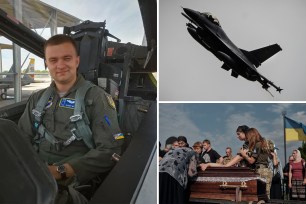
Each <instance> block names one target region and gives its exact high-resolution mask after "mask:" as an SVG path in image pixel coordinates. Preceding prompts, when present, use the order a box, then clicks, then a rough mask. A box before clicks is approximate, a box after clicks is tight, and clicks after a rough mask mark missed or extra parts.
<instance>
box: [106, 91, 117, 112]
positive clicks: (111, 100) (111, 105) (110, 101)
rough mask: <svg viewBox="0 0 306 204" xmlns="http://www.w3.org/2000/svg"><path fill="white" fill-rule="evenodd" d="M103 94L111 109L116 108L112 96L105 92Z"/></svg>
mask: <svg viewBox="0 0 306 204" xmlns="http://www.w3.org/2000/svg"><path fill="white" fill-rule="evenodd" d="M105 96H106V99H107V103H108V105H109V106H110V107H111V108H112V109H114V110H116V105H115V102H114V100H113V98H112V96H111V95H109V94H107V93H105Z"/></svg>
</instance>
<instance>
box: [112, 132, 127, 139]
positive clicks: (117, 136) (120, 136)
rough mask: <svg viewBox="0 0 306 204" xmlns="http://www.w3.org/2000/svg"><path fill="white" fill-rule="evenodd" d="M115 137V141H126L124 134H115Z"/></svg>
mask: <svg viewBox="0 0 306 204" xmlns="http://www.w3.org/2000/svg"><path fill="white" fill-rule="evenodd" d="M113 137H114V138H115V140H121V139H124V135H123V133H118V134H114V135H113Z"/></svg>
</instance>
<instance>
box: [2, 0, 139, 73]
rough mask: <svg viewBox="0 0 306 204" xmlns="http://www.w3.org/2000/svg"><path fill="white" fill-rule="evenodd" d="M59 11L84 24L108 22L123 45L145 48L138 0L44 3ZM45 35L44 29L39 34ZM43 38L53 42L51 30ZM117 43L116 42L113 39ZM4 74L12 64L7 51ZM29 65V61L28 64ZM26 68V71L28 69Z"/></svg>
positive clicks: (38, 62)
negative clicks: (87, 21)
mask: <svg viewBox="0 0 306 204" xmlns="http://www.w3.org/2000/svg"><path fill="white" fill-rule="evenodd" d="M42 1H43V2H44V3H47V4H49V5H51V6H53V7H55V8H58V9H59V10H62V11H64V12H66V13H69V14H70V15H73V16H76V17H77V18H79V19H81V20H84V21H85V20H90V21H94V22H103V21H104V20H106V29H108V30H109V32H110V33H111V34H113V35H115V36H116V37H118V38H120V39H121V42H123V43H127V42H131V43H133V44H137V45H141V44H142V40H143V36H144V29H143V23H142V18H141V13H140V10H139V5H138V1H137V0H131V1H128V0H116V1H107V0H87V1H85V0H65V1H60V0H42ZM37 31H38V33H39V34H40V33H41V31H42V30H41V29H38V30H37ZM60 33H62V29H61V28H59V29H58V34H60ZM42 36H43V37H44V38H46V39H47V38H49V37H50V36H51V35H50V30H49V29H45V31H44V32H43V34H42ZM110 40H113V39H110ZM0 43H10V41H8V40H6V39H4V37H0ZM27 54H28V51H25V50H24V49H22V59H21V60H22V61H23V60H24V59H25V57H26V55H27ZM2 57H3V70H8V69H9V68H10V67H11V65H12V63H13V61H12V51H11V50H3V51H2ZM30 57H34V58H35V59H36V66H35V68H36V69H44V63H43V60H42V59H40V58H39V57H36V56H35V55H33V54H31V55H30ZM28 61H29V60H28ZM28 61H27V63H26V66H25V67H23V69H25V68H26V67H27V64H28Z"/></svg>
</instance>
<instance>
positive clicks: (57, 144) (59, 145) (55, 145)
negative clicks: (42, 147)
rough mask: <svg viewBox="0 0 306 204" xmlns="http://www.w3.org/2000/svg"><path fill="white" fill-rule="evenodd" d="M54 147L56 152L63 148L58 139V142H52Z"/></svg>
mask: <svg viewBox="0 0 306 204" xmlns="http://www.w3.org/2000/svg"><path fill="white" fill-rule="evenodd" d="M54 147H55V150H56V151H57V152H59V151H61V150H62V149H63V143H62V142H60V141H58V142H56V143H55V144H54Z"/></svg>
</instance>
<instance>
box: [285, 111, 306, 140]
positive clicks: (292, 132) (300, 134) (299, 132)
mask: <svg viewBox="0 0 306 204" xmlns="http://www.w3.org/2000/svg"><path fill="white" fill-rule="evenodd" d="M285 134H286V141H306V126H305V125H303V124H302V123H299V122H296V121H294V120H292V119H290V118H287V117H285Z"/></svg>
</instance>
